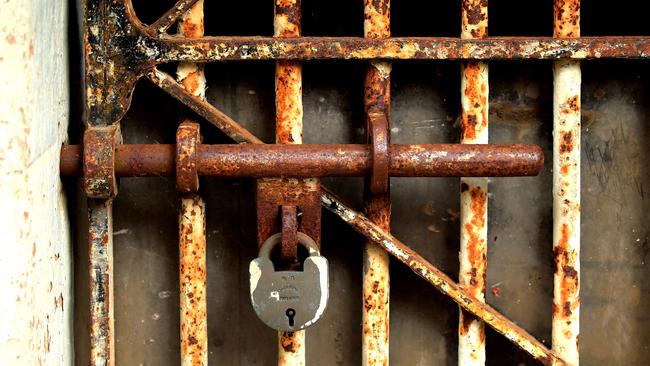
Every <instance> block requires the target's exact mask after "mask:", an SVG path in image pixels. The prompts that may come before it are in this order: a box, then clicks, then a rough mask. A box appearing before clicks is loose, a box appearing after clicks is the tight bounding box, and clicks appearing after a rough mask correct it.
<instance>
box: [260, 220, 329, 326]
mask: <svg viewBox="0 0 650 366" xmlns="http://www.w3.org/2000/svg"><path fill="white" fill-rule="evenodd" d="M297 237H298V244H300V245H302V246H304V247H305V248H306V249H307V250H308V251H309V257H307V258H306V259H305V261H304V262H303V265H302V267H303V270H302V271H276V270H275V266H274V265H273V262H272V261H271V250H272V249H273V248H274V247H275V246H276V245H277V244H279V243H280V242H281V241H282V234H281V233H278V234H275V235H273V236H271V237H270V238H268V239H267V240H266V241H265V242H264V244H262V247H261V248H260V252H259V257H258V258H256V259H254V260H252V261H251V263H250V266H249V272H250V291H251V302H252V303H253V309H255V313H256V314H257V316H258V317H259V318H260V319H261V320H262V321H263V322H264V323H265V324H266V325H268V326H269V327H271V328H273V329H277V330H279V331H291V332H293V331H297V330H301V329H305V328H307V327H309V326H311V325H312V324H314V323H316V322H317V321H318V320H319V319H320V318H321V316H322V315H323V312H324V311H325V308H326V307H327V300H328V298H329V269H328V264H327V259H325V258H324V257H321V255H320V252H319V250H318V247H317V246H316V243H315V242H314V241H313V240H312V239H311V238H310V237H309V236H307V235H306V234H304V233H301V232H298V233H297Z"/></svg>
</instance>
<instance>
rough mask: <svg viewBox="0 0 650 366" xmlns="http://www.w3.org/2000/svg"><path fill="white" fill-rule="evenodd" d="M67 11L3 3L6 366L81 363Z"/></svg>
mask: <svg viewBox="0 0 650 366" xmlns="http://www.w3.org/2000/svg"><path fill="white" fill-rule="evenodd" d="M67 14H68V13H67V4H66V2H57V1H54V2H52V1H48V0H29V1H21V0H7V1H2V2H1V4H0V202H1V203H2V213H0V238H2V241H3V242H2V243H3V250H2V256H0V291H1V292H2V296H1V297H0V364H2V365H69V364H71V363H72V357H73V355H72V350H73V348H72V310H73V307H72V303H73V302H72V300H73V291H72V282H73V280H72V256H71V254H72V246H71V240H70V233H69V226H68V218H67V213H66V201H65V197H64V195H63V187H62V185H61V180H60V179H59V178H58V175H59V152H60V149H61V144H62V142H63V140H65V138H66V132H67V128H68V108H69V94H68V83H69V80H68V62H69V60H68V52H67V47H68V40H67V31H66V27H67Z"/></svg>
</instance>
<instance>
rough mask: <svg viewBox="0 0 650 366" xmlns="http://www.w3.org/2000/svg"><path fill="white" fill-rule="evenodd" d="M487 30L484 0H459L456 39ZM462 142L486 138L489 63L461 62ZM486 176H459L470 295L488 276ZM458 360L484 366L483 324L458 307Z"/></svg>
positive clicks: (463, 260) (481, 289)
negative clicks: (460, 0)
mask: <svg viewBox="0 0 650 366" xmlns="http://www.w3.org/2000/svg"><path fill="white" fill-rule="evenodd" d="M487 35H488V1H487V0H463V1H462V7H461V38H462V39H481V38H485V37H487ZM461 73H462V76H461V77H462V79H461V90H460V92H461V128H460V129H461V136H460V142H461V144H487V143H488V115H489V112H488V109H489V99H488V98H489V84H488V65H487V63H486V62H483V61H476V60H471V61H466V62H464V63H462V64H461ZM487 205H488V179H487V178H468V177H464V178H461V180H460V253H459V262H460V265H459V275H458V282H459V283H460V284H461V285H463V286H465V287H466V289H467V291H469V292H470V293H471V294H472V296H474V297H475V298H477V299H478V300H480V301H485V281H486V277H487V252H488V250H487V242H488V240H487V234H488V233H487V231H488V215H487V211H488V210H487ZM458 364H459V365H468V366H471V365H476V366H480V365H485V324H484V323H483V322H482V321H480V320H479V319H477V318H476V317H475V316H473V315H472V314H469V313H467V312H465V311H463V310H462V309H461V311H460V317H459V321H458Z"/></svg>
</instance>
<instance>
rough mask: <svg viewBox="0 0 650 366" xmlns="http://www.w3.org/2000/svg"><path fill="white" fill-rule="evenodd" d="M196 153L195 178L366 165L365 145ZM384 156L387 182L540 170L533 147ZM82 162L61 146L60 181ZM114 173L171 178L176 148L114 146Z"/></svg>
mask: <svg viewBox="0 0 650 366" xmlns="http://www.w3.org/2000/svg"><path fill="white" fill-rule="evenodd" d="M197 149H198V157H197V159H198V160H197V166H198V174H199V176H206V177H254V178H261V177H278V178H298V177H300V178H303V177H323V176H341V177H351V176H364V175H368V174H369V173H370V169H371V163H372V159H371V147H370V146H369V145H351V144H346V145H317V144H309V145H260V144H255V145H253V144H246V145H244V144H242V145H233V144H225V145H205V144H201V145H199V146H198V148H197ZM388 155H389V162H390V165H389V166H388V174H389V175H390V176H392V177H457V176H463V177H485V176H490V177H504V176H535V175H537V174H539V172H541V170H542V169H543V167H544V155H543V153H542V150H541V148H540V147H539V146H536V145H496V144H490V145H483V144H465V145H460V144H440V145H391V146H390V149H389V151H388ZM470 157H471V159H470ZM82 160H83V159H82V148H81V146H79V145H64V146H63V147H62V148H61V162H60V170H61V176H75V175H80V174H81V172H82ZM115 173H116V175H117V176H119V177H160V176H174V175H175V174H176V146H175V145H166V144H152V145H119V146H117V147H116V151H115ZM462 187H463V186H462V184H461V188H462ZM468 187H469V186H468ZM468 189H469V188H468Z"/></svg>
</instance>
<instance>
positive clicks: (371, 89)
mask: <svg viewBox="0 0 650 366" xmlns="http://www.w3.org/2000/svg"><path fill="white" fill-rule="evenodd" d="M363 2H364V23H363V31H364V36H365V37H366V38H373V39H375V38H387V37H390V0H364V1H363ZM390 72H391V64H390V63H388V62H386V61H381V60H373V61H370V64H369V65H368V66H367V71H366V78H365V86H364V91H365V93H364V103H365V108H364V109H365V113H366V120H367V121H368V122H367V124H366V135H367V136H369V142H372V141H371V139H373V138H375V136H372V133H371V131H372V129H373V127H374V128H377V126H371V125H370V124H371V123H376V121H378V120H377V119H372V120H371V119H370V115H369V114H370V113H379V114H380V115H382V116H383V117H381V118H383V119H382V120H385V121H386V123H385V124H382V125H381V126H379V127H380V128H382V129H384V131H383V132H384V133H385V136H386V138H387V139H388V140H389V139H390V132H389V131H390ZM369 179H370V180H373V179H377V178H375V177H370V178H366V180H367V182H366V192H365V196H366V202H365V211H366V215H367V216H368V219H370V220H372V221H373V222H374V223H375V224H377V225H379V226H380V227H382V228H383V229H385V230H390V214H391V212H390V206H391V202H390V183H389V182H386V183H385V186H386V190H385V191H383V192H372V188H371V185H372V184H375V182H372V181H368V180H369ZM386 179H389V178H388V177H386ZM388 265H389V258H388V253H386V252H385V251H384V250H382V249H381V248H380V247H379V246H377V244H375V243H373V242H371V241H368V242H366V245H365V246H364V250H363V270H362V276H363V285H362V291H363V294H362V296H363V298H362V306H361V309H362V310H361V314H362V316H361V318H362V332H361V347H362V350H361V359H362V361H361V363H362V365H367V366H370V365H387V364H388V360H389V347H388V346H389V333H390V330H389V325H390V321H389V316H390V272H389V266H388Z"/></svg>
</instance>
